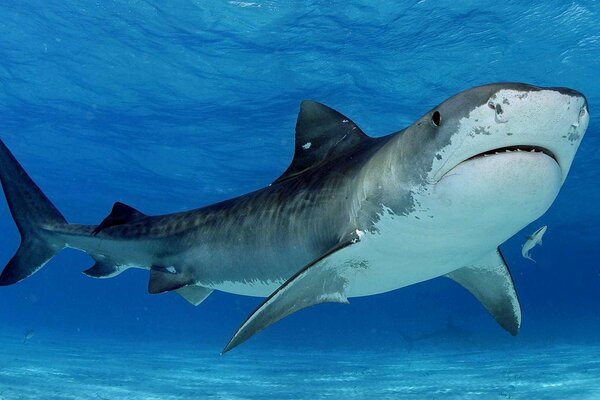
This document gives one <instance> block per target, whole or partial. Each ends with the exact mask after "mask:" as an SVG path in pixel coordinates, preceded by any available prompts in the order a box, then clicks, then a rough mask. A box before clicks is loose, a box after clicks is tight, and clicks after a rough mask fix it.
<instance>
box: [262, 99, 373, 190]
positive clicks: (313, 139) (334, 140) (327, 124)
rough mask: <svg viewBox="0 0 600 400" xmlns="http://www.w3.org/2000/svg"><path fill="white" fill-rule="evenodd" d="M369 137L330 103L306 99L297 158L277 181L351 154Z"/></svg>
mask: <svg viewBox="0 0 600 400" xmlns="http://www.w3.org/2000/svg"><path fill="white" fill-rule="evenodd" d="M367 140H369V137H368V136H367V135H365V133H364V132H363V131H361V130H360V128H359V127H358V126H356V124H355V123H354V122H352V121H351V120H350V119H349V118H347V117H345V116H344V115H342V114H340V113H339V112H337V111H335V110H334V109H332V108H329V107H327V106H326V105H323V104H320V103H317V102H314V101H310V100H304V101H303V102H302V104H300V113H299V114H298V121H297V122H296V145H295V148H294V159H293V160H292V163H291V164H290V166H289V167H288V169H287V170H286V171H285V172H284V173H283V175H281V176H280V177H279V178H277V180H275V182H273V183H279V182H282V181H284V180H286V179H289V178H291V177H294V176H296V175H298V174H300V173H302V172H304V171H306V170H307V169H310V168H311V167H313V166H315V165H318V164H320V163H322V162H323V161H325V160H328V159H332V158H338V157H340V156H342V155H344V154H348V152H349V151H350V150H353V149H355V148H356V147H357V146H358V145H360V144H361V143H363V142H365V141H367Z"/></svg>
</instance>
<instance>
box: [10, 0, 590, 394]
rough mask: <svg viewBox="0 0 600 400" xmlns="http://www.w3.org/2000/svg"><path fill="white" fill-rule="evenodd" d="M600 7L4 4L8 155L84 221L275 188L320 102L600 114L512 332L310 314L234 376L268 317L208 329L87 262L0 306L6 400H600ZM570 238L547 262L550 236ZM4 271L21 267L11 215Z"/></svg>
mask: <svg viewBox="0 0 600 400" xmlns="http://www.w3.org/2000/svg"><path fill="white" fill-rule="evenodd" d="M599 20H600V2H598V1H558V0H550V1H546V2H543V3H540V2H523V1H504V2H485V1H484V2H469V1H445V0H442V1H430V0H420V1H417V0H415V1H381V2H369V1H364V0H363V1H349V2H331V1H327V2H326V1H306V2H301V3H299V2H292V1H251V2H250V1H248V2H241V1H169V2H158V1H156V2H152V1H133V0H131V1H121V2H108V1H100V2H75V1H62V2H58V1H48V2H31V1H22V2H5V3H3V4H0V138H1V139H2V140H3V141H4V142H5V143H6V145H7V146H8V147H9V148H10V149H11V151H12V152H14V154H15V156H16V158H17V159H18V160H19V161H20V162H21V163H22V164H23V166H24V167H25V169H26V170H27V171H28V172H29V174H30V175H31V176H32V178H33V179H34V180H35V181H36V182H37V183H38V184H39V186H40V187H41V188H42V189H43V191H44V192H45V193H46V194H47V196H48V197H49V198H50V199H51V200H52V201H53V203H54V204H55V205H56V206H57V208H58V209H59V210H61V211H62V213H63V214H64V215H65V217H66V218H67V219H68V220H69V221H72V222H77V223H86V224H96V223H98V222H99V221H101V220H102V219H103V218H104V217H105V216H106V215H107V214H108V212H109V211H110V208H111V206H112V204H113V202H115V201H122V202H124V203H126V204H130V205H132V206H134V207H136V208H137V209H140V210H141V211H143V212H145V213H147V214H160V213H167V212H175V211H182V210H186V209H191V208H195V207H199V206H202V205H207V204H210V203H213V202H216V201H219V200H223V199H226V198H230V197H233V196H236V195H240V194H243V193H246V192H249V191H252V190H256V189H259V188H261V187H264V186H266V185H268V184H269V183H270V182H271V181H272V180H273V179H275V178H276V177H277V176H279V175H280V173H281V172H282V171H283V170H284V169H285V168H286V167H287V165H288V164H289V162H290V159H291V157H292V154H293V144H294V124H295V119H296V116H297V112H298V109H299V104H300V101H302V100H303V99H313V100H316V101H319V102H322V103H325V104H327V105H329V106H331V107H333V108H335V109H337V110H339V111H340V112H342V113H344V114H345V115H347V116H349V117H350V118H352V119H353V120H354V121H355V122H356V123H357V124H358V125H359V126H360V127H361V128H362V129H363V130H364V131H365V132H366V133H368V134H370V135H373V136H381V135H384V134H387V133H390V132H394V131H397V130H399V129H401V128H403V127H405V126H407V125H410V124H411V123H412V122H413V121H415V120H416V119H417V118H419V117H420V116H421V115H423V114H424V113H425V112H427V111H429V110H430V109H431V108H432V107H434V106H435V105H437V104H439V103H440V102H442V101H444V100H445V99H446V98H448V97H449V96H451V95H453V94H455V93H458V92H459V91H462V90H465V89H468V88H470V87H473V86H476V85H480V84H485V83H491V82H502V81H519V82H527V83H531V84H535V85H540V86H566V87H571V88H574V89H577V90H579V91H581V92H582V93H584V94H585V95H586V97H587V99H588V102H589V107H590V114H591V120H590V125H589V128H588V131H587V134H586V136H585V138H584V140H583V142H582V144H581V146H580V149H579V151H578V153H577V156H576V158H575V161H574V163H573V167H572V169H571V171H570V174H569V177H568V179H567V181H566V183H565V185H564V186H563V188H562V190H561V192H560V194H559V196H558V198H557V199H556V201H555V202H554V204H553V206H552V207H551V208H550V209H549V210H548V212H547V213H546V214H545V215H544V216H542V217H541V218H540V219H539V220H537V221H535V222H534V223H532V224H531V225H530V226H528V227H526V228H525V229H524V230H523V231H522V232H519V233H517V234H516V235H515V236H514V237H513V238H511V239H510V240H508V241H507V242H505V243H504V244H502V245H501V249H502V251H503V253H504V255H505V257H506V259H507V262H508V265H509V266H510V269H511V272H512V275H513V277H514V281H515V286H516V289H517V291H518V293H519V298H520V302H521V306H522V310H523V323H522V327H521V333H520V334H519V336H517V337H512V336H510V335H508V334H507V333H506V332H504V331H503V330H502V329H501V328H499V327H498V326H497V325H496V323H495V322H494V321H493V319H492V318H491V317H490V316H489V315H488V314H487V313H486V312H485V310H484V309H483V308H482V307H481V305H480V304H478V302H477V301H476V300H474V299H473V298H472V297H471V295H469V294H468V293H467V292H466V291H465V290H464V289H462V288H460V287H458V286H457V285H456V284H454V283H452V282H450V281H448V280H444V279H442V278H439V279H434V280H431V281H428V282H424V283H421V284H418V285H414V286H410V287H407V288H404V289H400V290H396V291H392V292H389V293H385V294H381V295H377V296H370V297H365V298H353V299H351V304H350V305H340V304H323V305H319V306H317V307H313V308H310V309H308V310H304V311H301V312H299V313H297V314H294V315H292V316H290V317H288V318H286V319H284V320H282V321H280V322H278V323H277V324H275V325H273V326H271V327H269V328H268V329H267V330H265V331H264V332H261V333H260V334H258V335H256V336H255V337H253V338H252V339H251V340H250V341H248V342H247V343H245V344H244V345H243V346H240V347H239V348H236V349H235V350H234V351H232V352H230V353H227V354H226V355H224V356H221V355H219V353H220V351H221V349H222V348H223V346H224V345H225V344H226V343H227V340H228V339H229V338H230V337H231V335H232V334H233V333H234V332H235V330H236V329H237V327H238V326H239V325H240V324H241V323H242V322H243V321H244V319H245V318H246V316H247V315H248V314H249V313H250V312H252V311H253V310H254V308H255V307H256V306H257V305H258V304H259V303H260V301H261V299H259V298H252V297H242V296H235V295H231V294H227V293H219V292H215V293H213V294H212V295H211V296H210V297H209V298H208V299H207V300H206V301H205V302H204V303H202V304H201V305H200V306H198V307H193V306H191V305H189V304H187V303H186V302H185V301H183V300H182V299H181V298H179V297H178V296H176V295H174V294H171V293H167V294H161V295H149V294H147V290H146V288H147V280H148V273H147V272H146V271H141V270H129V271H126V272H125V273H123V274H121V275H119V276H118V277H115V278H113V279H106V280H94V279H90V278H88V277H86V276H84V275H82V274H81V273H80V271H83V270H84V269H87V268H89V266H91V264H92V263H93V262H92V260H91V259H90V258H89V257H88V256H86V255H84V254H82V253H79V252H76V251H72V250H68V251H64V252H63V253H61V254H59V255H58V256H57V257H56V258H54V259H53V260H52V261H51V262H49V263H48V265H46V266H45V267H44V268H43V269H42V270H40V271H39V272H38V273H36V274H35V275H34V276H32V277H31V278H29V279H26V280H24V281H22V282H20V283H18V284H16V285H13V286H8V287H2V288H0V349H2V351H0V399H1V400H8V399H111V400H112V399H203V398H214V399H258V398H261V399H262V398H276V399H279V398H281V399H304V398H306V399H317V398H327V399H345V398H355V399H370V398H373V399H379V398H389V399H392V398H393V399H398V398H409V399H410V398H414V399H440V398H444V399H445V398H453V399H454V398H455V399H463V398H499V399H518V398H523V399H532V398H544V399H556V398H576V399H595V398H599V397H600V340H599V339H598V336H599V334H600V291H599V288H600V263H599V262H598V259H599V255H600V253H599V250H598V248H599V247H598V245H599V244H600V235H599V234H598V229H597V227H598V225H599V223H600V207H599V205H600V185H599V184H600V166H599V165H600V153H599V152H598V148H599V146H600V139H599V136H598V133H599V132H598V123H599V122H600V121H599V118H598V114H597V113H596V110H597V109H598V108H599V107H600V85H599V83H598V71H599V69H600V68H599V67H600V63H599V62H598V60H600V23H599ZM542 225H548V231H547V233H546V235H545V237H544V245H543V246H542V247H536V248H535V249H534V250H533V255H534V258H535V259H536V261H537V263H535V264H534V263H531V262H529V261H527V260H525V259H523V258H522V257H521V254H520V250H521V244H522V243H523V242H524V241H525V239H526V237H527V235H529V234H531V233H532V232H533V231H534V230H535V229H537V228H539V227H540V226H542ZM0 232H1V240H0V264H1V265H4V264H5V263H6V262H8V260H9V259H10V258H11V257H12V255H13V254H14V251H15V250H16V248H17V247H18V244H19V234H18V231H17V229H16V227H15V225H14V223H13V221H12V218H11V217H10V213H9V210H8V207H7V205H6V202H5V201H0Z"/></svg>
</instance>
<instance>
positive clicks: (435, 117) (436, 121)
mask: <svg viewBox="0 0 600 400" xmlns="http://www.w3.org/2000/svg"><path fill="white" fill-rule="evenodd" d="M431 123H432V124H433V125H435V126H440V124H441V123H442V115H441V114H440V112H439V111H434V112H433V114H432V115H431Z"/></svg>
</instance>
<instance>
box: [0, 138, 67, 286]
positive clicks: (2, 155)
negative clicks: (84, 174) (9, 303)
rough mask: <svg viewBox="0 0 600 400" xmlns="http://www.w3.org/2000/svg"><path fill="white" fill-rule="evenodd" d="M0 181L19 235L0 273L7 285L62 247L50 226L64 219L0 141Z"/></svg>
mask: <svg viewBox="0 0 600 400" xmlns="http://www.w3.org/2000/svg"><path fill="white" fill-rule="evenodd" d="M0 182H1V183H2V189H3V190H4V195H5V196H6V201H7V202H8V207H9V209H10V212H11V214H12V216H13V219H14V220H15V223H16V224H17V227H18V228H19V233H20V234H21V246H20V247H19V249H18V250H17V253H16V254H15V255H14V256H13V258H12V259H11V260H10V261H9V262H8V265H6V267H5V268H4V270H3V271H2V274H1V275H0V286H6V285H12V284H13V283H17V282H19V281H21V280H23V279H25V278H27V277H28V276H30V275H32V274H33V273H35V272H36V271H37V270H39V269H40V268H42V267H43V266H44V264H46V262H48V260H50V259H51V258H52V257H53V256H54V255H55V254H56V253H58V252H59V251H60V250H62V249H63V248H64V246H65V243H64V242H63V241H62V240H61V239H59V238H58V237H57V236H56V235H55V234H53V233H52V229H53V228H56V227H57V226H61V225H65V224H67V221H66V220H65V218H64V217H63V216H62V215H61V213H60V212H59V211H58V210H57V209H56V207H54V205H53V204H52V203H51V202H50V200H48V198H47V197H46V196H45V195H44V193H42V191H41V190H40V188H39V187H38V186H37V185H36V184H35V183H34V182H33V181H32V180H31V178H30V177H29V175H27V172H25V170H24V169H23V167H21V165H20V164H19V162H18V161H17V160H16V159H15V157H14V156H13V155H12V154H11V152H10V151H9V150H8V148H7V147H6V146H5V145H4V143H3V142H2V141H1V140H0Z"/></svg>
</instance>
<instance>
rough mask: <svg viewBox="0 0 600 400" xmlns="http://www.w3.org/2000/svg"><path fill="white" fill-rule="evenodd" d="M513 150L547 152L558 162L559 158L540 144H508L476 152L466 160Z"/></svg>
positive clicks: (546, 153)
mask: <svg viewBox="0 0 600 400" xmlns="http://www.w3.org/2000/svg"><path fill="white" fill-rule="evenodd" d="M512 152H517V153H521V152H522V153H542V154H545V155H547V156H548V157H550V158H552V159H553V160H554V161H556V163H557V164H558V159H557V158H556V156H555V155H554V153H552V152H551V151H550V150H548V149H546V148H543V147H539V146H528V145H517V146H508V147H500V148H497V149H492V150H488V151H486V152H483V153H479V154H476V155H474V156H473V157H470V158H468V159H466V160H465V161H470V160H473V159H476V158H480V157H490V156H495V155H498V154H502V153H512Z"/></svg>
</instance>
